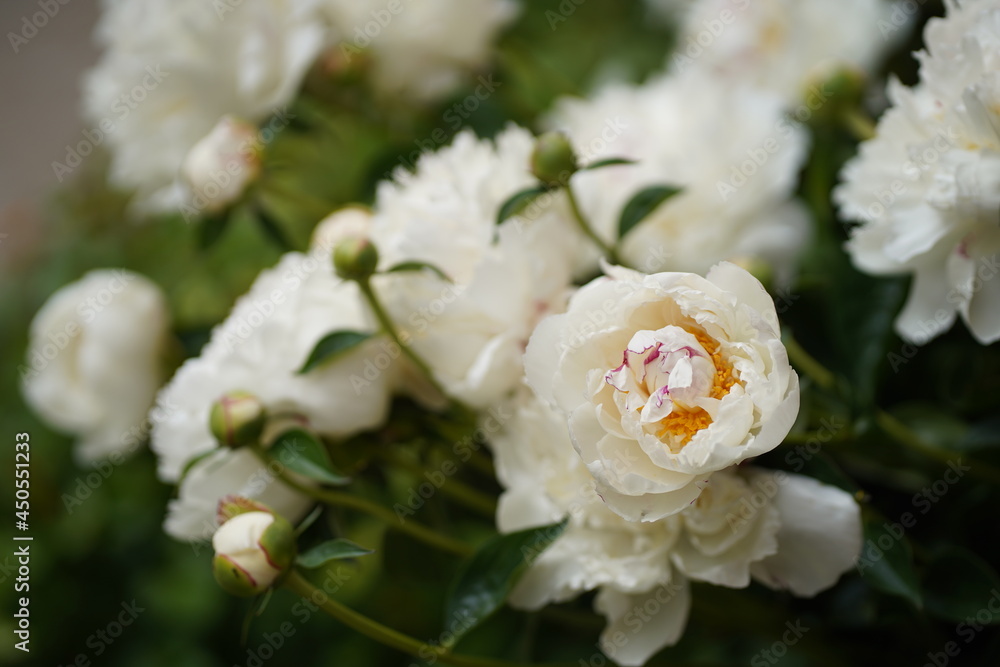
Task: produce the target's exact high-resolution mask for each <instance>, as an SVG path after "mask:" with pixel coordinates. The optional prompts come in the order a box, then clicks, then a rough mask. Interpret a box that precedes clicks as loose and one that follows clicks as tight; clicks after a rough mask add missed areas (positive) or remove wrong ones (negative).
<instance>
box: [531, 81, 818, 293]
mask: <svg viewBox="0 0 1000 667" xmlns="http://www.w3.org/2000/svg"><path fill="white" fill-rule="evenodd" d="M547 125H548V126H550V127H552V128H554V129H561V130H565V131H566V133H567V134H568V135H569V137H570V139H571V140H572V141H573V142H574V144H575V146H576V148H577V151H578V153H579V154H580V155H581V157H582V161H583V162H584V163H585V164H586V163H590V162H594V161H595V160H600V159H603V158H611V157H622V158H628V159H632V160H636V161H637V164H633V165H626V166H615V167H606V168H603V169H598V170H594V171H581V172H578V173H577V174H576V175H574V177H573V179H572V181H571V185H572V187H573V189H574V192H575V193H576V195H577V197H578V199H579V201H580V206H581V208H582V210H583V213H584V215H585V216H586V218H587V219H588V221H589V223H590V224H591V226H592V227H593V229H594V231H595V232H596V233H597V234H598V235H599V236H600V237H601V238H602V239H604V240H605V241H606V242H609V243H613V242H614V240H615V237H616V235H617V230H618V220H619V216H620V215H621V211H622V209H623V208H624V206H625V204H626V203H627V202H628V201H629V200H630V199H631V198H632V197H633V196H634V195H635V194H636V193H637V192H639V190H641V189H642V188H645V187H647V186H653V185H673V186H677V187H681V188H683V191H682V192H681V193H680V194H679V195H676V196H674V197H673V198H671V199H669V200H667V201H666V202H664V203H663V204H661V205H660V206H659V207H658V208H657V209H656V210H655V211H654V212H653V213H652V214H650V215H649V217H647V218H646V219H645V220H644V221H643V222H642V223H640V225H639V226H638V227H636V228H635V229H634V230H633V231H632V232H631V233H629V234H628V235H627V236H626V237H625V240H624V243H623V245H622V248H621V251H620V255H621V257H622V259H623V260H625V261H626V262H628V263H629V264H630V265H631V266H633V267H635V268H637V269H640V270H642V271H646V272H650V273H652V272H656V271H690V272H694V273H704V272H705V271H707V270H708V269H709V268H710V267H711V266H712V265H713V264H715V263H716V262H719V261H720V260H724V259H730V260H732V259H737V258H744V257H754V258H758V259H762V260H765V261H767V262H769V263H770V264H771V265H772V267H773V269H774V270H775V272H776V273H777V275H778V276H779V277H780V278H782V279H783V280H787V279H789V278H790V277H791V274H792V273H793V272H794V268H795V266H796V263H797V261H798V253H799V251H800V250H801V249H802V247H803V246H804V244H805V242H806V240H807V238H808V229H809V224H808V218H807V215H806V212H805V209H804V207H803V206H802V205H801V204H800V203H799V202H797V201H795V200H792V199H791V197H792V194H793V192H794V190H795V186H796V183H797V180H798V172H799V169H800V168H801V166H802V163H803V161H804V160H805V155H806V149H807V137H806V133H805V131H804V130H803V129H802V128H801V127H799V126H798V125H797V124H795V123H792V122H789V121H788V120H786V119H785V118H784V116H783V105H782V101H781V100H780V99H779V98H777V97H775V96H773V95H770V94H767V93H762V92H759V91H756V90H754V89H752V88H750V87H747V86H743V85H739V84H737V83H734V82H731V81H726V80H722V79H719V78H717V77H712V76H705V75H704V74H703V73H702V74H681V75H675V74H672V75H667V76H660V77H657V78H654V79H652V80H651V81H649V82H647V83H646V84H644V85H639V86H636V85H629V84H614V85H611V86H609V87H607V88H605V89H603V90H602V91H600V92H599V93H597V94H596V95H595V96H594V97H593V98H592V99H588V100H579V99H571V98H566V99H563V100H561V101H560V102H559V103H557V106H556V108H555V110H554V112H553V113H552V114H551V115H550V117H549V118H548V120H547ZM587 250H588V252H587V254H585V255H584V256H583V260H582V261H581V262H580V264H579V266H578V273H586V272H587V271H591V272H592V271H593V270H595V269H596V268H597V253H596V251H593V250H592V249H590V248H588V249H587ZM591 275H592V273H591Z"/></svg>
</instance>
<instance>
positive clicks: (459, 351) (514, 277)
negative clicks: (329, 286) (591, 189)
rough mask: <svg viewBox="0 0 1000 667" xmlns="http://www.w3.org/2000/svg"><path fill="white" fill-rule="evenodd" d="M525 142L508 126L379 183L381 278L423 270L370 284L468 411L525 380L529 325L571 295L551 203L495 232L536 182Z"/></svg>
mask: <svg viewBox="0 0 1000 667" xmlns="http://www.w3.org/2000/svg"><path fill="white" fill-rule="evenodd" d="M534 143H535V139H534V137H533V136H532V135H531V133H530V132H528V131H527V130H523V129H521V128H517V127H511V128H508V129H507V130H505V131H504V132H502V133H501V134H500V135H499V136H498V137H497V138H496V140H495V142H494V141H488V140H480V139H477V138H476V137H475V135H474V134H473V133H472V132H471V131H463V132H462V133H460V134H459V135H458V136H457V137H456V138H455V140H454V142H453V143H452V144H451V145H450V146H448V147H446V148H443V149H441V150H439V151H438V152H436V153H428V154H425V155H423V156H422V157H421V158H420V161H419V162H418V163H417V168H416V172H415V173H411V172H409V171H407V170H405V169H402V168H401V169H399V170H398V171H397V172H396V173H395V176H394V180H393V181H387V182H384V183H382V184H381V185H380V187H379V190H378V195H377V198H376V203H375V217H374V220H373V223H372V229H371V238H372V240H373V241H374V243H375V245H376V246H377V247H378V249H379V253H380V254H381V257H382V263H381V266H380V268H382V269H387V268H389V267H391V266H393V265H395V264H398V263H401V262H408V261H422V262H427V263H430V264H432V265H434V266H436V267H437V268H439V269H440V270H441V271H443V272H444V273H445V275H447V276H448V277H449V278H450V279H451V280H452V281H453V282H452V283H449V282H446V281H444V280H442V279H440V278H438V277H436V276H434V275H433V274H432V273H430V272H425V273H424V274H423V275H415V274H413V273H403V274H397V275H390V276H382V277H378V278H377V279H376V282H375V285H376V289H377V291H378V292H379V294H380V295H383V297H384V299H385V302H386V307H387V309H388V311H389V313H390V314H391V315H392V316H393V318H394V320H395V321H396V322H397V324H398V326H399V328H400V329H401V330H403V331H405V332H406V334H407V336H409V337H410V342H409V344H410V345H411V346H412V347H413V349H414V350H415V351H416V352H417V353H418V354H419V355H420V356H421V357H423V359H424V360H425V361H427V362H428V364H429V365H430V367H431V368H432V369H433V371H434V374H435V376H436V377H437V379H438V380H439V381H440V382H441V384H442V385H443V386H444V389H445V391H446V392H447V393H448V394H449V395H451V396H453V397H455V398H458V399H459V400H461V401H463V402H465V403H466V404H468V405H471V406H473V407H478V408H481V407H488V406H493V405H496V402H497V401H498V400H500V399H501V398H502V397H503V396H504V395H505V394H507V393H509V392H510V390H511V389H512V388H513V387H515V386H516V385H517V384H518V382H519V381H520V378H521V377H522V376H523V374H524V371H523V366H522V364H521V356H522V354H523V352H524V346H525V345H526V344H527V342H528V338H529V336H530V335H531V332H532V330H533V329H534V326H535V324H536V323H537V322H538V321H539V320H540V319H541V318H542V317H543V316H544V315H545V314H546V313H549V312H559V311H561V310H562V308H563V306H564V304H565V301H566V298H567V296H568V294H569V289H570V278H571V276H570V265H571V261H572V254H573V252H574V249H575V248H576V240H575V236H574V235H572V234H571V233H570V232H569V225H570V223H569V221H568V219H567V217H566V213H565V204H564V202H563V200H562V197H561V196H557V197H552V198H551V201H549V202H547V203H541V202H540V203H539V206H538V211H537V213H536V214H534V219H532V220H526V219H524V218H520V217H515V218H513V219H510V220H508V221H507V222H505V223H504V224H503V225H501V226H499V227H498V226H497V224H496V219H497V211H498V210H499V208H500V206H501V204H503V202H504V201H506V200H507V198H508V197H510V196H511V195H512V194H514V193H515V192H517V191H519V190H521V189H523V188H525V187H528V186H531V185H532V184H534V182H535V181H534V179H533V178H532V176H531V175H530V173H529V171H528V166H529V161H530V157H531V151H532V149H533V147H534Z"/></svg>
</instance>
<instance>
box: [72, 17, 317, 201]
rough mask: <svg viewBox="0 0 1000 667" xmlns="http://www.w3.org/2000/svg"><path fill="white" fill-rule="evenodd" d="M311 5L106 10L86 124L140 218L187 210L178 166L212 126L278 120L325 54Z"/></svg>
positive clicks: (88, 82) (87, 85)
mask: <svg viewBox="0 0 1000 667" xmlns="http://www.w3.org/2000/svg"><path fill="white" fill-rule="evenodd" d="M318 1H319V0H300V1H292V0H242V1H241V2H238V3H237V2H229V3H227V2H215V3H212V2H204V1H203V0H144V1H142V2H139V1H137V0H114V1H112V0H106V2H105V12H104V16H103V17H102V19H101V23H100V25H99V26H98V36H99V37H100V39H101V42H102V43H103V45H104V47H105V51H104V55H103V56H102V58H101V60H100V62H99V63H98V64H97V66H96V67H95V68H94V69H93V70H92V71H91V72H90V73H89V74H88V76H87V77H86V79H85V82H84V94H83V97H84V108H85V116H86V118H87V121H88V122H89V123H90V124H91V125H92V126H93V128H95V134H99V138H98V139H96V140H94V141H96V143H107V144H108V146H109V147H110V150H111V154H112V160H111V168H110V178H111V181H112V183H114V184H115V185H117V186H119V187H122V188H125V189H129V190H134V191H135V193H136V196H135V200H134V203H135V206H136V207H137V208H138V209H139V210H141V211H144V212H160V211H169V210H177V209H180V208H182V207H185V206H190V205H191V203H190V199H191V193H190V192H189V191H188V189H187V186H186V185H185V184H184V182H183V180H182V179H181V178H180V175H181V174H180V172H181V166H182V164H183V162H184V160H185V158H186V157H187V155H188V153H189V152H190V151H191V149H192V148H193V147H194V146H195V145H196V144H197V143H198V141H199V140H201V139H202V137H204V136H206V135H207V134H208V133H209V132H210V131H211V130H212V128H213V127H214V126H215V125H216V124H217V123H218V122H219V119H220V118H222V117H224V116H226V115H228V114H233V115H236V116H238V117H240V118H245V119H247V120H248V121H250V122H252V123H257V122H260V121H263V120H265V119H267V118H268V117H269V116H271V115H272V114H275V113H278V114H279V115H280V114H281V113H282V112H283V111H284V108H285V106H286V105H287V104H288V103H289V102H290V101H291V99H292V97H293V95H294V94H295V92H296V90H297V89H298V87H299V83H300V82H301V80H302V77H303V75H304V74H305V71H306V69H307V68H308V67H309V65H310V64H311V63H312V62H313V60H314V59H315V58H316V56H317V54H318V53H319V51H320V50H321V49H322V47H323V43H324V39H325V30H326V28H325V25H324V23H323V21H322V18H321V16H320V14H319V13H318V10H317V7H318ZM91 148H93V147H91Z"/></svg>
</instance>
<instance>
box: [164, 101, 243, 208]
mask: <svg viewBox="0 0 1000 667" xmlns="http://www.w3.org/2000/svg"><path fill="white" fill-rule="evenodd" d="M181 173H182V175H183V176H184V180H185V181H187V183H188V185H190V186H191V189H192V190H193V192H194V205H195V207H196V208H198V209H199V210H202V211H205V212H207V213H213V212H217V211H220V210H222V209H224V208H226V207H227V206H229V205H230V204H232V203H233V202H235V201H236V200H237V199H239V198H240V195H242V194H243V191H244V190H246V188H247V185H249V184H250V183H252V182H253V181H255V180H256V179H257V176H258V175H259V174H260V150H259V148H258V147H257V128H256V127H255V126H254V125H251V124H250V123H247V122H245V121H242V120H240V119H238V118H236V117H235V116H223V118H222V119H221V120H220V121H219V122H218V123H217V124H216V126H215V127H213V128H212V131H211V132H209V133H208V134H207V135H205V136H204V137H203V138H202V139H201V140H200V141H199V142H198V143H196V144H195V145H194V147H193V148H192V149H191V150H190V151H189V152H188V154H187V157H186V158H184V164H183V166H182V167H181Z"/></svg>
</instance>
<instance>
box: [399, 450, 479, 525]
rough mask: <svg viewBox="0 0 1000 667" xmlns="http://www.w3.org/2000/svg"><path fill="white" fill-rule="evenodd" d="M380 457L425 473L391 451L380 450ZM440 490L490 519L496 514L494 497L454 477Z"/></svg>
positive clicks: (415, 471)
mask: <svg viewBox="0 0 1000 667" xmlns="http://www.w3.org/2000/svg"><path fill="white" fill-rule="evenodd" d="M381 457H382V459H383V460H384V461H386V462H387V463H389V464H391V465H395V466H399V467H400V468H403V469H404V470H408V471H409V472H411V473H413V474H415V475H417V476H419V477H423V476H424V475H425V473H427V470H426V469H425V468H424V467H423V466H422V465H420V464H419V463H417V462H415V461H408V460H406V459H405V458H403V457H401V456H398V455H396V454H394V453H392V452H382V453H381ZM440 474H443V473H440ZM440 490H441V493H443V494H444V495H446V496H449V497H451V498H452V499H454V500H457V501H458V502H460V503H462V504H463V505H465V506H466V507H468V508H469V509H472V510H475V511H476V512H479V513H480V514H483V515H484V516H487V517H489V518H491V519H492V518H493V517H494V515H495V514H496V510H497V502H496V500H495V499H494V498H492V497H490V496H488V495H486V494H485V493H482V492H481V491H477V490H476V489H474V488H472V487H470V486H467V485H466V484H463V483H462V482H460V481H459V480H457V479H455V478H454V477H448V479H446V480H445V481H444V483H443V484H442V485H441V486H440Z"/></svg>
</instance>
